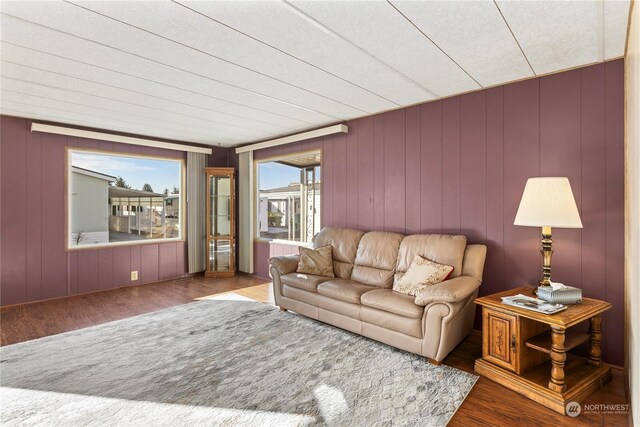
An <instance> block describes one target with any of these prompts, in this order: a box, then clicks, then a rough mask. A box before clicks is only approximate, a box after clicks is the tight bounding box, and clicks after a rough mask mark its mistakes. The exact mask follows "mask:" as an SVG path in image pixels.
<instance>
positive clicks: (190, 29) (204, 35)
mask: <svg viewBox="0 0 640 427" xmlns="http://www.w3.org/2000/svg"><path fill="white" fill-rule="evenodd" d="M31 4H32V3H30V2H16V3H11V5H12V6H11V7H10V8H8V9H9V10H8V11H6V12H7V13H10V14H15V15H17V16H20V17H22V18H25V19H28V20H32V21H35V22H39V23H43V22H46V23H47V24H48V25H49V26H51V27H53V28H58V29H61V28H63V29H65V31H67V32H70V33H72V34H74V35H77V36H80V37H84V38H86V39H89V40H94V41H97V42H100V43H104V44H107V45H109V46H114V47H117V48H120V49H123V50H125V51H129V52H132V53H135V54H138V55H140V56H142V57H146V58H151V59H153V60H156V61H159V62H161V63H166V64H171V65H178V66H182V67H183V68H186V69H189V70H201V69H203V68H206V69H207V70H208V71H209V72H210V73H213V74H215V75H217V76H219V78H220V79H221V80H224V81H233V82H234V83H242V84H245V85H246V84H250V82H254V83H255V85H256V86H259V85H263V86H266V88H267V89H270V88H272V87H273V86H280V87H281V88H282V90H285V91H289V92H296V93H297V94H298V95H299V96H303V97H306V98H307V99H308V100H309V102H310V103H312V104H311V106H314V105H313V104H315V103H318V104H319V107H318V108H325V107H329V106H331V108H332V109H338V106H339V105H342V107H343V108H344V109H345V110H347V111H350V112H351V113H353V112H354V111H359V112H360V114H362V113H363V112H370V111H371V109H372V108H373V109H376V108H390V107H392V106H393V104H391V103H389V102H388V101H385V100H384V99H382V98H380V97H379V96H376V95H374V94H371V93H369V92H366V91H364V90H362V89H359V88H357V87H355V86H353V85H351V84H348V83H346V82H343V81H341V80H339V79H337V78H335V77H332V76H331V75H328V74H327V73H324V72H322V71H320V70H318V69H316V68H314V67H311V66H309V65H307V64H304V63H302V62H300V61H296V60H295V59H293V58H291V57H289V56H287V55H283V54H279V52H277V51H273V49H268V48H266V47H264V45H262V44H260V43H256V42H254V41H252V40H250V39H247V38H246V37H243V36H241V35H238V34H237V33H235V32H233V31H230V30H226V31H225V32H221V31H213V29H214V28H215V23H213V22H212V21H211V20H209V19H206V18H204V17H202V16H200V15H197V14H194V13H193V12H191V11H189V10H187V9H185V8H183V7H180V6H178V5H177V4H175V3H173V2H166V1H154V2H111V1H105V2H86V3H83V4H82V6H83V7H77V6H74V5H73V4H70V3H64V6H62V5H61V4H59V3H51V2H44V3H38V4H37V5H36V6H31ZM88 7H91V8H92V9H96V10H99V11H100V12H101V13H104V14H108V15H110V16H115V17H116V18H118V19H120V18H122V20H124V21H125V22H127V23H131V24H133V25H134V26H135V27H137V28H134V27H131V26H129V25H125V24H123V23H121V22H118V21H115V20H113V19H109V18H106V17H104V16H102V15H99V14H96V13H93V12H90V11H88V10H87V9H85V8H88ZM3 10H4V8H3ZM129 15H131V16H132V17H134V18H136V20H135V21H134V22H128V21H127V19H128V16H129ZM167 17H170V21H169V22H170V25H167ZM154 23H155V26H153V25H152V24H154ZM156 26H158V27H159V28H156ZM140 29H142V30H144V31H140ZM162 29H164V30H165V33H166V34H167V35H169V38H161V37H158V36H157V35H155V34H153V33H154V31H153V30H156V31H160V30H162ZM174 32H176V33H177V34H174ZM183 33H184V34H185V35H184V36H183V37H185V38H187V37H190V40H189V42H188V43H182V44H178V43H175V42H172V41H171V40H175V37H177V36H178V35H179V34H183ZM245 40H247V41H249V42H251V43H250V44H249V43H247V42H244V41H245ZM178 41H179V40H178ZM183 41H187V40H183ZM215 47H217V49H218V50H221V49H223V48H224V49H228V50H229V51H230V52H234V54H235V57H234V58H230V59H232V60H230V59H226V58H221V57H220V56H215V54H213V53H212V52H211V50H214V48H215ZM250 59H251V60H252V64H251V65H253V66H254V67H257V69H256V68H251V67H247V64H246V63H247V62H249V61H250ZM303 85H304V86H303ZM303 99H304V98H303Z"/></svg>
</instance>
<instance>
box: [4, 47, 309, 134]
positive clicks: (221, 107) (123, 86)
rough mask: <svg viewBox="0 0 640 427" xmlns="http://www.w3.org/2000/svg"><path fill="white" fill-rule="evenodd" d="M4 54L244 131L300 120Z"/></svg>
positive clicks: (60, 62)
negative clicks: (196, 112)
mask: <svg viewBox="0 0 640 427" xmlns="http://www.w3.org/2000/svg"><path fill="white" fill-rule="evenodd" d="M5 52H8V55H7V56H8V57H10V58H11V59H10V60H4V59H3V63H5V64H7V65H14V64H15V65H17V64H19V65H20V66H24V67H28V68H27V69H35V70H46V71H49V72H51V73H55V74H58V75H63V76H67V77H69V78H71V79H78V80H81V81H84V82H95V83H96V84H97V85H99V86H103V87H105V86H106V87H109V88H116V89H117V90H118V93H125V92H130V94H129V95H130V99H133V100H136V99H137V98H138V96H137V95H139V94H140V95H147V98H148V97H153V98H158V99H161V100H163V101H169V102H170V103H175V104H177V105H175V106H171V107H170V111H173V110H174V108H176V107H178V108H181V107H183V106H186V107H194V108H197V109H199V110H201V115H200V117H202V119H203V120H207V121H209V120H210V121H213V122H220V123H227V124H234V125H238V126H241V127H243V128H244V127H249V128H250V129H255V130H260V131H266V132H272V133H286V132H291V131H293V130H295V129H296V126H297V127H299V126H300V124H301V122H299V121H290V123H289V124H288V125H284V124H283V123H282V122H285V121H286V119H285V118H283V117H282V116H276V115H273V114H268V113H266V112H257V111H251V110H250V109H247V108H245V109H244V110H245V111H242V112H240V113H237V110H239V109H241V107H238V106H233V105H232V106H228V105H225V104H224V103H221V102H219V101H218V100H216V99H211V98H207V97H203V96H201V95H197V94H192V93H189V92H185V91H182V90H178V89H175V88H172V87H167V86H163V85H160V84H157V83H153V82H149V81H148V80H144V79H136V78H133V77H130V76H126V75H118V74H116V75H114V73H113V72H111V71H108V70H104V69H101V68H96V67H90V66H87V65H84V64H78V63H76V62H73V61H68V60H65V59H61V58H58V57H51V56H50V55H45V54H41V53H37V52H32V51H29V50H27V49H22V48H18V47H15V46H6V49H5ZM279 122H280V123H279Z"/></svg>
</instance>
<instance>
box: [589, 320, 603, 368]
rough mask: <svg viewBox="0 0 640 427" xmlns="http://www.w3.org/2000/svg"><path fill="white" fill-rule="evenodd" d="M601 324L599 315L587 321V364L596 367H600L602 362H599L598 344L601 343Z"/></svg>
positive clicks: (599, 351)
mask: <svg viewBox="0 0 640 427" xmlns="http://www.w3.org/2000/svg"><path fill="white" fill-rule="evenodd" d="M601 324H602V316H600V315H598V316H593V317H592V318H591V319H589V335H590V338H589V364H591V365H593V366H598V367H600V366H602V361H601V360H600V355H601V354H602V352H601V350H600V344H601V343H602V329H601V328H600V325H601Z"/></svg>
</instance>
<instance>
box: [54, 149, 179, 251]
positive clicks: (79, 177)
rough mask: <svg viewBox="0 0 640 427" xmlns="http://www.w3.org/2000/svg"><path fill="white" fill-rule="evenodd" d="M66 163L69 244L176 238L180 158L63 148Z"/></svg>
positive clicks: (110, 243) (107, 243)
mask: <svg viewBox="0 0 640 427" xmlns="http://www.w3.org/2000/svg"><path fill="white" fill-rule="evenodd" d="M67 165H68V168H69V169H68V171H67V183H66V184H67V194H68V198H67V199H68V206H67V230H68V237H67V238H68V247H69V248H73V247H80V246H82V247H85V246H90V247H92V246H105V245H118V244H120V245H122V244H135V243H136V242H139V243H140V242H143V241H144V242H148V241H163V240H171V239H173V240H179V239H182V230H183V226H182V218H183V215H182V204H183V203H182V194H183V191H182V190H183V185H182V183H183V176H184V172H183V168H184V162H183V161H182V160H178V159H164V158H154V157H142V156H135V155H129V154H113V153H102V152H95V151H82V150H68V151H67ZM169 189H171V190H169Z"/></svg>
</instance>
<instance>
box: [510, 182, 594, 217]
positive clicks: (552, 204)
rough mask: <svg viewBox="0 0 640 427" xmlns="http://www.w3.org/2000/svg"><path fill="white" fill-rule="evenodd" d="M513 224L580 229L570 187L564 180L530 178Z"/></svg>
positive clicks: (578, 215) (576, 208)
mask: <svg viewBox="0 0 640 427" xmlns="http://www.w3.org/2000/svg"><path fill="white" fill-rule="evenodd" d="M513 224H514V225H524V226H529V227H560V228H582V221H581V220H580V214H579V213H578V207H577V206H576V201H575V199H574V198H573V192H572V191H571V184H570V183H569V179H567V178H564V177H562V178H558V177H544V178H529V179H528V180H527V184H526V185H525V187H524V192H523V193H522V200H520V207H518V213H517V214H516V219H515V221H514V222H513Z"/></svg>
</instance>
